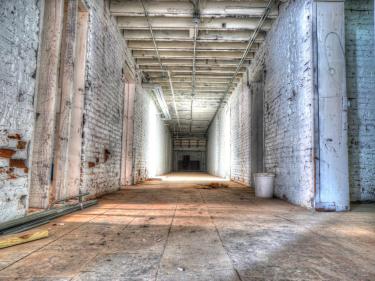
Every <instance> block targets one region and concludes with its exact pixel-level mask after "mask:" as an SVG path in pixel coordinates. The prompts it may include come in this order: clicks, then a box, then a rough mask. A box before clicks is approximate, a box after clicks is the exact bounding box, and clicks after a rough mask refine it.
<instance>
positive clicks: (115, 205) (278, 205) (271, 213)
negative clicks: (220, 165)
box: [0, 174, 375, 281]
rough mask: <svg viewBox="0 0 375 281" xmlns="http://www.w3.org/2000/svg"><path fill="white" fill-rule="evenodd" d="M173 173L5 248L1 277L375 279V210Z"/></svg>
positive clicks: (0, 263)
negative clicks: (324, 209)
mask: <svg viewBox="0 0 375 281" xmlns="http://www.w3.org/2000/svg"><path fill="white" fill-rule="evenodd" d="M196 176H197V174H174V175H170V176H169V177H164V178H163V179H164V181H162V182H160V181H151V182H147V183H146V184H142V185H137V186H133V187H130V188H127V189H125V190H121V191H119V192H116V193H113V194H110V195H107V196H104V197H103V198H102V199H101V200H100V203H99V204H98V205H97V206H94V207H92V208H89V209H86V210H83V211H81V212H77V213H74V214H71V215H68V216H65V217H63V218H60V219H58V220H56V221H54V222H53V223H50V224H49V225H47V226H44V227H41V228H46V227H48V228H49V229H50V233H51V235H50V237H49V238H47V239H44V240H39V241H35V242H31V243H28V244H23V245H19V246H15V247H11V248H7V249H3V250H0V269H1V270H0V280H7V281H9V280H34V281H35V280H38V281H41V280H54V281H62V280H108V281H109V280H111V281H112V280H133V281H135V280H171V281H178V280H189V281H191V280H199V281H203V280H207V281H212V280H217V281H219V280H220V281H237V280H375V205H374V204H367V205H356V206H353V211H352V212H348V213H315V212H312V211H308V210H305V209H302V208H299V207H296V206H293V205H290V204H288V203H286V202H283V201H280V200H261V199H256V198H255V197H254V194H253V192H252V190H251V189H249V188H246V187H243V186H241V185H238V184H235V183H230V187H228V188H225V187H222V188H218V189H206V188H205V186H204V185H203V183H208V182H212V181H215V180H220V179H217V178H214V177H211V176H208V175H204V174H199V175H198V176H199V177H200V178H199V179H198V178H197V177H196Z"/></svg>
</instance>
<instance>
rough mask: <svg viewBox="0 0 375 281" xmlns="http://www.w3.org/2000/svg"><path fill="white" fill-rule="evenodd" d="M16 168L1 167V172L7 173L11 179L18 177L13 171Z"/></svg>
mask: <svg viewBox="0 0 375 281" xmlns="http://www.w3.org/2000/svg"><path fill="white" fill-rule="evenodd" d="M13 172H14V168H8V169H6V168H0V174H7V176H8V178H9V179H16V178H17V176H16V175H15V174H14V173H13Z"/></svg>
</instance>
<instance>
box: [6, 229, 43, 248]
mask: <svg viewBox="0 0 375 281" xmlns="http://www.w3.org/2000/svg"><path fill="white" fill-rule="evenodd" d="M46 237H48V230H38V231H33V232H25V233H21V234H17V235H7V236H3V237H0V249H3V248H7V247H11V246H15V245H19V244H23V243H28V242H32V241H35V240H39V239H43V238H46Z"/></svg>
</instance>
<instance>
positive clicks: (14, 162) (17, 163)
mask: <svg viewBox="0 0 375 281" xmlns="http://www.w3.org/2000/svg"><path fill="white" fill-rule="evenodd" d="M9 166H10V167H14V168H20V169H27V166H26V164H25V160H23V159H10V160H9Z"/></svg>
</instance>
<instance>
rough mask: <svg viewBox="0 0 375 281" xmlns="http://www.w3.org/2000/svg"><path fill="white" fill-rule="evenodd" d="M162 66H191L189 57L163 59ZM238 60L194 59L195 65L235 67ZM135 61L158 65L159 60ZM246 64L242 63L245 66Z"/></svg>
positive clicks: (140, 59)
mask: <svg viewBox="0 0 375 281" xmlns="http://www.w3.org/2000/svg"><path fill="white" fill-rule="evenodd" d="M162 62H163V65H164V66H192V65H193V63H192V61H191V59H188V58H180V59H163V60H162ZM238 62H239V59H238V60H213V59H198V60H197V61H196V65H197V66H209V67H235V66H237V64H238ZM136 63H137V64H138V65H139V66H158V65H159V62H158V61H157V60H154V59H152V58H138V59H137V60H136ZM247 65H249V62H248V64H244V66H247Z"/></svg>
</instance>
